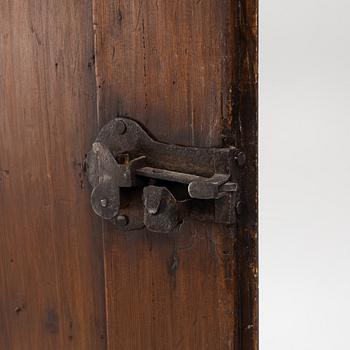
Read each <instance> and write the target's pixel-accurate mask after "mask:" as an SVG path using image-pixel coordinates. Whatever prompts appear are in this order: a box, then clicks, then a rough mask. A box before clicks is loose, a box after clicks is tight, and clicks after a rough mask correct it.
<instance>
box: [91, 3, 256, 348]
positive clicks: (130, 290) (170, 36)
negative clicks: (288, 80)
mask: <svg viewBox="0 0 350 350" xmlns="http://www.w3.org/2000/svg"><path fill="white" fill-rule="evenodd" d="M256 6H257V4H256V3H255V2H254V1H253V0H247V1H243V0H235V1H232V0H222V1H217V0H199V1H194V0H193V1H188V0H179V1H172V0H163V1H158V0H147V1H142V0H138V1H136V0H135V1H129V0H128V1H127V0H118V1H112V0H99V1H97V0H95V1H94V26H95V32H96V37H95V43H96V44H95V45H96V77H97V99H98V117H99V121H100V125H102V124H104V123H105V122H107V121H108V120H110V119H111V118H113V117H115V116H117V115H127V116H129V117H132V118H134V119H136V120H138V121H139V122H141V123H142V124H144V125H145V126H146V127H147V129H148V130H150V131H151V133H152V134H153V135H154V136H155V137H156V138H157V139H158V140H160V141H164V142H173V143H177V144H183V145H195V146H207V147H211V146H214V145H215V146H220V145H223V144H229V145H238V146H240V147H242V148H243V149H245V150H246V151H247V153H248V158H249V160H248V165H247V167H246V169H245V174H246V175H247V176H252V178H251V179H249V180H247V182H246V183H245V185H246V188H245V198H247V201H248V204H250V203H252V206H249V205H248V215H246V216H245V218H243V220H242V221H241V222H240V224H239V227H231V228H230V229H227V228H225V227H223V226H220V225H213V224H203V223H198V222H186V223H185V224H184V225H183V226H182V227H181V229H180V230H179V232H176V233H174V234H172V235H169V236H167V235H161V234H153V233H147V232H146V231H140V232H134V233H128V234H126V233H123V232H118V231H117V230H116V229H115V228H114V227H112V226H110V225H109V224H105V226H104V249H105V251H104V254H105V276H106V280H105V283H106V309H107V332H108V349H135V350H137V349H149V350H154V349H184V350H186V349H188V350H194V349H196V350H197V349H215V350H216V349H225V350H226V349H235V350H241V349H254V350H255V349H257V279H256V276H257V255H256V239H257V231H256V226H257V225H256V218H257V217H256V215H257V214H256V146H257V140H256V133H257V130H256V127H257V124H256V111H257V109H256V67H257V65H256V45H257V41H256V36H257V33H256V28H257V27H256ZM251 40H252V41H251Z"/></svg>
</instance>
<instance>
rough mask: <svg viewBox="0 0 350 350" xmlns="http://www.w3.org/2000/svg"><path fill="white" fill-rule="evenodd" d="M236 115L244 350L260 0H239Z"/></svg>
mask: <svg viewBox="0 0 350 350" xmlns="http://www.w3.org/2000/svg"><path fill="white" fill-rule="evenodd" d="M237 18H238V27H237V28H236V29H235V30H236V38H237V40H236V45H235V51H234V65H235V68H236V72H235V78H234V82H233V96H234V97H233V101H234V102H233V118H232V125H231V127H228V128H227V129H228V130H231V133H232V134H233V135H234V136H235V140H236V142H235V143H236V145H237V147H239V148H240V149H242V150H243V151H244V152H245V153H246V155H247V164H246V166H245V168H244V171H243V173H242V179H241V181H242V186H243V188H244V195H243V201H244V202H245V205H246V211H245V214H244V215H243V216H242V218H241V222H240V223H239V226H238V232H239V235H238V237H239V238H238V242H239V244H238V245H237V248H238V259H239V270H240V272H239V279H238V288H239V294H240V302H239V310H240V345H239V349H240V350H241V349H242V350H256V349H258V339H259V338H258V114H257V113H258V0H244V1H243V0H242V1H238V10H237Z"/></svg>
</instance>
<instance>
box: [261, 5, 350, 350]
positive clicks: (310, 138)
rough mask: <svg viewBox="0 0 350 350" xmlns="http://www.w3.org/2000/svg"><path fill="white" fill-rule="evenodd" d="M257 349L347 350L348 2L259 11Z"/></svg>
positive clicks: (349, 263)
mask: <svg viewBox="0 0 350 350" xmlns="http://www.w3.org/2000/svg"><path fill="white" fill-rule="evenodd" d="M259 118H260V145H259V147H260V348H261V350H309V349H313V350H333V349H337V350H338V349H339V350H340V349H341V350H346V349H350V340H349V334H350V330H349V326H350V320H349V318H350V222H349V216H350V212H349V211H350V210H349V209H350V204H349V201H350V185H349V182H350V156H349V150H350V2H349V1H345V0H341V1H339V0H328V1H325V0H303V1H302V0H293V1H290V0H289V1H286V0H261V1H260V115H259Z"/></svg>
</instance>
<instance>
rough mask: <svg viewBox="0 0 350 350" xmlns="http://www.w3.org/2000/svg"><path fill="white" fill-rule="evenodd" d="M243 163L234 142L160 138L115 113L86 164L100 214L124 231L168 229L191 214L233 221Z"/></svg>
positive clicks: (96, 211)
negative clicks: (216, 144) (191, 143)
mask: <svg viewBox="0 0 350 350" xmlns="http://www.w3.org/2000/svg"><path fill="white" fill-rule="evenodd" d="M243 162H244V154H243V153H242V152H239V151H238V150H237V149H236V148H234V147H227V148H198V147H186V146H179V145H172V144H166V143H161V142H158V141H155V140H153V139H152V138H151V137H150V136H149V135H148V134H147V132H146V131H145V130H144V129H143V128H142V127H141V126H140V125H139V124H138V123H137V122H136V121H134V120H132V119H129V118H116V119H114V120H112V121H110V122H109V123H107V124H106V125H105V126H104V127H103V128H102V129H101V130H100V132H99V134H98V136H97V138H96V140H95V142H94V143H93V145H92V149H91V151H90V152H89V153H88V155H87V157H86V161H85V169H86V173H87V177H88V181H89V183H90V184H91V186H92V192H91V205H92V208H93V210H94V211H95V213H96V214H97V215H99V216H101V217H102V218H104V219H106V220H111V221H112V222H113V223H115V224H116V225H117V226H118V227H120V228H122V229H124V230H135V229H139V228H142V227H144V226H146V228H147V229H149V230H151V231H156V232H164V233H168V232H171V231H173V230H174V229H176V228H177V227H178V226H179V225H180V224H181V223H182V222H183V221H184V220H186V219H188V218H190V219H197V220H202V221H211V222H216V223H222V224H234V223H235V222H236V206H237V203H238V199H239V187H238V174H239V168H240V165H242V164H243Z"/></svg>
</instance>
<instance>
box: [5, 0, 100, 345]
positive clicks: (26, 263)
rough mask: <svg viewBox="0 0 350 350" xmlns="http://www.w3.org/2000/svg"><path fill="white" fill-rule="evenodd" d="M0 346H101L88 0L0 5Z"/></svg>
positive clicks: (12, 1)
mask: <svg viewBox="0 0 350 350" xmlns="http://www.w3.org/2000/svg"><path fill="white" fill-rule="evenodd" d="M0 14H1V20H0V92H1V93H0V106H1V108H0V210H1V215H0V348H1V349H9V350H17V349H18V350H23V349H33V350H34V349H38V350H39V349H43V350H44V349H45V350H46V349H53V350H57V349H75V350H76V349H82V350H90V349H98V350H101V349H104V348H105V344H106V339H105V338H106V334H105V322H104V320H105V316H104V298H103V284H104V283H103V264H102V256H101V253H100V252H101V251H102V242H101V237H102V235H101V226H100V221H99V220H98V219H97V218H95V217H94V216H93V215H92V214H91V209H90V206H89V190H86V189H85V188H84V187H85V180H84V179H83V176H82V169H81V163H82V161H83V159H84V153H85V151H86V150H87V149H88V148H89V145H90V143H91V141H92V139H93V136H95V132H96V130H97V119H96V109H95V77H94V67H93V66H94V56H93V55H94V51H93V27H92V8H91V3H90V1H89V0H81V1H54V0H47V1H39V0H37V1H35V0H30V1H21V0H9V1H7V0H4V1H1V2H0Z"/></svg>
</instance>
